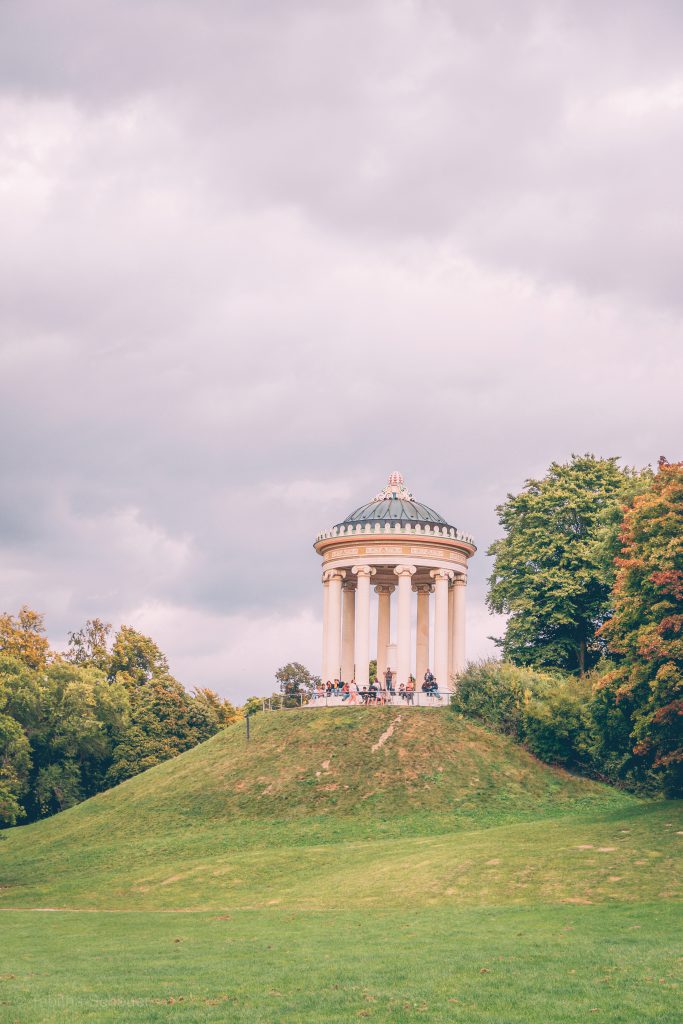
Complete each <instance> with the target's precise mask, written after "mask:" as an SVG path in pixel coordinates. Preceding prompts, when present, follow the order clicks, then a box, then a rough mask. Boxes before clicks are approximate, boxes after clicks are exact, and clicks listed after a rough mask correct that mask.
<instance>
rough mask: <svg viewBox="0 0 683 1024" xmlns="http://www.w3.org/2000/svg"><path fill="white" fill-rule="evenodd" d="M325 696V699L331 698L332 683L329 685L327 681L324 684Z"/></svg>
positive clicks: (329, 682)
mask: <svg viewBox="0 0 683 1024" xmlns="http://www.w3.org/2000/svg"><path fill="white" fill-rule="evenodd" d="M325 696H326V697H331V696H332V683H331V681H330V680H329V679H328V680H327V682H326V683H325Z"/></svg>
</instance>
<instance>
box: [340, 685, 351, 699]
mask: <svg viewBox="0 0 683 1024" xmlns="http://www.w3.org/2000/svg"><path fill="white" fill-rule="evenodd" d="M350 692H351V691H350V690H349V684H348V683H342V688H341V699H342V700H348V699H349V693H350Z"/></svg>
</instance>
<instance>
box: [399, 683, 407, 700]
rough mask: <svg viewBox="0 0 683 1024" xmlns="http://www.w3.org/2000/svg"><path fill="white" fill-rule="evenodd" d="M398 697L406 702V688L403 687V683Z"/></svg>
mask: <svg viewBox="0 0 683 1024" xmlns="http://www.w3.org/2000/svg"><path fill="white" fill-rule="evenodd" d="M398 695H399V697H400V698H401V700H405V699H406V688H405V686H404V685H403V683H401V684H400V686H399V688H398Z"/></svg>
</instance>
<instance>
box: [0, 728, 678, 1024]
mask: <svg viewBox="0 0 683 1024" xmlns="http://www.w3.org/2000/svg"><path fill="white" fill-rule="evenodd" d="M252 726H253V728H252V740H251V742H250V743H249V745H247V744H246V742H245V735H244V729H243V726H242V727H234V728H232V729H230V730H228V731H226V732H225V733H222V734H221V735H219V736H217V737H214V739H212V740H210V741H209V742H208V743H205V744H203V745H202V746H201V747H198V748H196V749H195V750H192V751H190V752H188V753H187V754H184V755H182V757H179V758H177V759H176V760H174V761H172V762H167V763H166V764H164V765H161V766H159V767H158V768H155V769H152V770H151V771H149V772H146V773H145V774H144V775H141V776H138V777H137V778H136V779H132V780H130V781H129V782H127V783H125V784H124V785H122V786H119V787H118V788H117V789H115V790H112V791H110V792H108V793H105V794H101V795H100V796H98V797H96V798H94V799H93V800H89V801H87V802H86V803H84V804H81V805H79V806H78V807H75V808H73V809H72V810H70V811H68V812H65V813H64V814H61V815H58V816H56V817H55V818H52V819H49V820H47V821H43V822H40V823H37V824H35V825H31V826H26V827H23V828H17V829H13V830H10V831H9V832H6V833H4V835H3V836H2V838H1V839H0V886H2V888H0V908H5V909H4V910H3V911H2V913H0V929H1V930H2V936H3V942H2V943H0V1021H4V1020H5V1019H7V1020H12V1021H18V1022H21V1024H38V1022H41V1024H42V1022H47V1021H53V1020H64V1019H70V1020H73V1021H76V1022H80V1021H93V1022H95V1021H97V1022H99V1021H104V1022H106V1021H109V1020H112V1021H114V1020H116V1021H135V1022H142V1021H145V1022H147V1021H168V1020H171V1019H174V1020H176V1019H181V1020H183V1021H187V1022H192V1024H194V1022H204V1021H206V1022H214V1021H238V1022H245V1024H246V1022H248V1024H256V1022H269V1024H273V1022H277V1021H280V1022H285V1021H286V1022H290V1021H291V1022H295V1021H297V1022H298V1021H301V1022H306V1024H308V1022H311V1024H312V1022H317V1021H321V1020H324V1021H348V1020H352V1019H356V1018H364V1017H367V1018H369V1019H372V1020H376V1021H397V1022H401V1021H409V1020H410V1021H412V1020H427V1021H435V1022H436V1021H443V1020H459V1021H467V1022H469V1021H472V1022H475V1021H476V1022H480V1021H481V1022H485V1021H487V1022H488V1021H491V1022H493V1021H496V1022H503V1021H504V1022H508V1021H509V1022H510V1024H517V1022H519V1024H522V1022H525V1024H527V1022H528V1024H533V1022H539V1024H540V1022H543V1024H555V1022H557V1024H565V1022H573V1021H579V1020H585V1019H586V1017H587V1016H590V1017H591V1019H596V1020H600V1021H610V1022H611V1024H627V1022H631V1021H636V1020H637V1021H644V1022H651V1024H671V1021H673V1020H674V1019H676V1018H675V1012H676V1011H675V1007H676V1006H677V1005H678V1001H679V993H678V990H677V989H676V987H675V986H676V984H677V981H676V972H677V969H678V967H679V965H680V961H677V955H678V956H680V953H678V954H677V953H676V950H675V938H676V935H677V924H678V925H679V926H680V917H678V918H677V909H678V908H677V905H676V903H675V902H674V901H675V899H676V898H677V896H679V895H680V890H679V888H678V884H677V881H676V879H677V866H678V860H677V852H676V851H677V846H678V845H679V844H680V836H681V832H682V831H683V828H682V823H681V815H680V808H679V807H678V806H676V805H675V804H672V803H666V802H648V801H640V800H636V799H634V798H633V797H630V796H627V795H624V794H620V793H618V792H615V791H614V790H611V789H608V788H607V787H604V786H601V785H599V784H597V783H593V782H589V781H587V780H583V779H578V778H575V777H572V776H570V775H568V774H566V773H564V772H562V771H558V770H554V769H551V768H548V767H547V766H544V765H541V764H539V763H538V762H537V761H536V760H535V759H534V758H532V757H530V756H529V755H528V754H527V753H526V752H525V751H524V750H522V749H520V748H519V747H517V746H516V745H515V744H513V743H511V742H510V741H508V740H507V739H505V738H504V737H501V736H498V735H495V734H492V733H489V732H487V731H485V730H483V729H480V728H477V727H476V726H474V725H472V724H470V723H467V722H464V721H462V720H460V719H458V718H455V717H454V716H452V715H451V713H450V712H449V711H446V710H443V711H432V710H419V709H415V710H407V711H401V710H400V709H392V708H372V709H357V710H356V709H330V710H318V711H305V712H290V713H278V714H271V715H259V716H257V717H256V719H255V720H253V722H252ZM383 736H384V741H383V742H382V745H381V746H377V744H378V743H379V742H380V740H381V739H382V737H383ZM373 748H374V749H373ZM36 908H62V910H63V911H64V912H62V913H59V912H57V913H55V912H54V911H53V910H48V909H43V910H37V909H36ZM174 911H180V912H181V913H180V914H177V913H173V912H174ZM3 1009H6V1011H7V1016H6V1017H3Z"/></svg>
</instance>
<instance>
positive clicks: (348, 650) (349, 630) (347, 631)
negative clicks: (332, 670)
mask: <svg viewBox="0 0 683 1024" xmlns="http://www.w3.org/2000/svg"><path fill="white" fill-rule="evenodd" d="M342 599H343V600H342V659H341V660H342V668H341V670H342V679H343V680H344V682H345V683H350V682H351V680H352V679H353V671H354V668H353V666H354V657H355V650H354V647H355V643H356V581H355V580H344V582H343V583H342Z"/></svg>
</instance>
